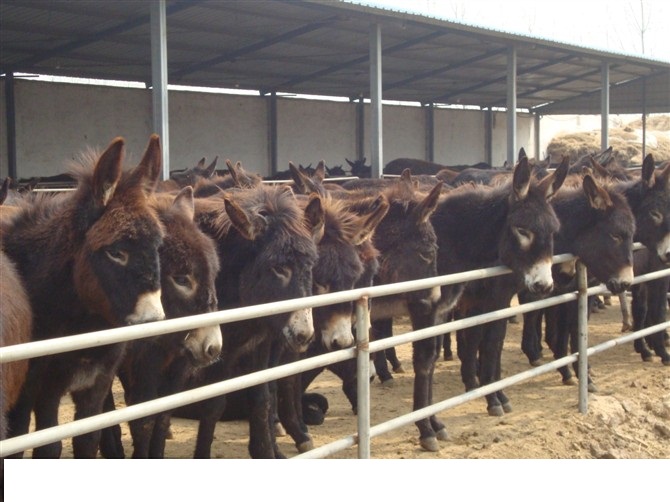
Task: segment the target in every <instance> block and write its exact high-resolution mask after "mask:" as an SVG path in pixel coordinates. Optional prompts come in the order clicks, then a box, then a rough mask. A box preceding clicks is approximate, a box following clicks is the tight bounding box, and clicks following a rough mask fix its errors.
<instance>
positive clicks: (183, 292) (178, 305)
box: [154, 187, 222, 366]
mask: <svg viewBox="0 0 670 502" xmlns="http://www.w3.org/2000/svg"><path fill="white" fill-rule="evenodd" d="M154 204H155V206H156V207H157V211H158V215H159V217H160V219H161V222H162V223H163V225H164V226H165V238H164V240H163V245H162V246H161V247H160V263H161V289H162V296H161V301H162V304H163V308H164V309H165V315H166V316H167V317H168V318H176V317H184V316H189V315H196V314H204V313H207V312H214V311H216V310H217V300H216V285H215V279H216V275H217V273H218V271H219V258H218V255H217V253H216V247H215V244H214V241H213V240H212V239H211V238H210V237H208V236H206V235H205V234H204V233H203V232H202V231H201V230H200V229H199V228H198V226H197V225H196V223H195V221H194V204H193V189H192V188H191V187H186V188H183V189H182V190H181V191H180V192H179V193H178V194H177V196H176V197H175V196H172V195H164V196H161V197H160V198H157V199H156V200H155V202H154ZM160 340H161V341H163V340H165V341H166V343H177V344H179V345H180V346H181V347H183V349H185V352H186V354H187V355H188V356H189V357H190V359H191V361H192V363H193V364H194V365H196V366H201V365H206V364H209V363H211V362H213V361H214V360H215V359H216V358H217V357H218V356H219V354H220V352H221V346H222V340H221V329H220V327H219V325H215V326H205V327H201V328H194V329H191V330H189V331H188V332H187V333H180V334H175V335H174V336H169V335H168V336H163V337H161V338H160Z"/></svg>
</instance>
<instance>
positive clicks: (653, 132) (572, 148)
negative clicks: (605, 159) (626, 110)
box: [547, 115, 670, 167]
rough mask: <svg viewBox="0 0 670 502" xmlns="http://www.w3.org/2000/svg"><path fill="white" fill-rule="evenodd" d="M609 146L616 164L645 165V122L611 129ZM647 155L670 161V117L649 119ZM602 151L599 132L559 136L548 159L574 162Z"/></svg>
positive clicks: (658, 160) (549, 147)
mask: <svg viewBox="0 0 670 502" xmlns="http://www.w3.org/2000/svg"><path fill="white" fill-rule="evenodd" d="M609 137H610V141H609V145H610V146H611V147H612V149H613V151H614V154H615V158H616V160H617V162H618V163H619V164H620V165H621V166H624V167H633V166H639V165H641V164H642V160H643V159H642V119H637V120H634V121H632V122H629V123H627V124H621V125H619V126H618V127H610V130H609ZM646 143H647V148H646V153H651V154H652V155H653V156H654V160H655V161H656V162H664V161H667V160H670V115H653V116H650V117H647V137H646ZM600 150H601V148H600V130H599V129H598V130H594V131H587V132H575V133H567V134H559V135H557V136H555V137H554V138H553V139H552V140H551V141H550V142H549V144H548V145H547V156H549V157H550V158H551V159H552V160H553V159H560V158H561V156H562V155H569V156H570V160H571V162H575V161H576V160H577V159H579V158H581V157H583V156H584V155H590V154H595V153H597V152H599V151H600Z"/></svg>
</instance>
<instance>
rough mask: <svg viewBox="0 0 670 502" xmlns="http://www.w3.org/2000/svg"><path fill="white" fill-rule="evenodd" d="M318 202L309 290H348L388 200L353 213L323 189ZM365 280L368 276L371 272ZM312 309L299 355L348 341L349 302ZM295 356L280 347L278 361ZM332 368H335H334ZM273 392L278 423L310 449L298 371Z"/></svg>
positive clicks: (358, 273)
mask: <svg viewBox="0 0 670 502" xmlns="http://www.w3.org/2000/svg"><path fill="white" fill-rule="evenodd" d="M322 202H323V209H324V233H323V237H322V238H321V239H320V240H319V243H318V246H317V249H318V260H317V263H316V265H315V266H314V269H313V270H312V277H313V281H314V294H323V293H333V292H336V291H348V290H351V289H353V288H355V287H360V286H362V285H361V284H360V281H361V279H362V278H363V277H364V276H365V274H366V270H367V268H366V265H367V258H368V256H369V255H370V254H373V255H374V254H375V251H371V250H370V249H369V246H370V245H371V242H370V241H371V239H372V236H373V234H374V232H375V228H376V227H377V225H378V224H379V222H380V221H381V219H382V218H383V217H384V216H385V215H386V213H387V211H388V208H389V204H388V202H387V201H386V198H385V197H384V196H383V195H380V196H379V197H378V198H376V199H372V200H371V201H370V202H371V204H370V207H369V208H368V211H367V212H364V213H363V214H360V215H359V214H357V213H354V212H353V211H351V210H350V209H349V208H348V207H347V204H346V202H345V201H342V200H334V199H332V198H331V197H329V196H328V195H324V196H323V198H322ZM368 281H371V277H369V278H368ZM367 285H370V282H368V284H367ZM312 314H313V316H314V329H315V339H314V341H313V342H312V343H311V344H310V346H309V348H308V350H307V352H306V353H305V354H304V355H305V356H308V357H311V356H315V355H318V354H323V353H325V352H328V351H331V350H337V349H343V348H347V347H350V346H351V345H353V343H354V335H353V332H352V315H353V314H354V306H353V302H343V303H338V304H335V305H328V306H324V307H318V308H315V309H313V310H312ZM300 356H301V354H298V353H296V352H295V351H290V350H284V351H283V354H282V358H281V359H280V363H281V364H285V363H287V362H291V361H294V360H297V359H298V358H299V357H300ZM333 369H334V371H337V369H336V368H333ZM277 392H278V398H277V411H278V417H279V420H280V421H281V424H282V425H283V426H284V427H285V429H286V431H287V432H288V433H289V434H290V435H291V437H292V439H293V440H294V442H295V444H296V447H297V449H298V451H300V452H303V451H307V450H310V449H312V448H313V444H312V440H311V437H310V436H309V433H308V430H307V427H306V425H305V423H304V422H303V414H302V394H303V383H302V375H301V374H298V375H292V376H290V377H287V378H284V379H281V380H279V381H278V382H277Z"/></svg>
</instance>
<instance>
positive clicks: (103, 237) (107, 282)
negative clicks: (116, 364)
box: [73, 135, 165, 326]
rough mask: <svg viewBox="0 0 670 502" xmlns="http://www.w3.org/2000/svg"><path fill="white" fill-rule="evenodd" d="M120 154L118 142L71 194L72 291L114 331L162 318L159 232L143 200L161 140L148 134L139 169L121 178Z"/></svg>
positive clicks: (152, 184)
mask: <svg viewBox="0 0 670 502" xmlns="http://www.w3.org/2000/svg"><path fill="white" fill-rule="evenodd" d="M123 150H124V141H123V139H121V138H117V139H115V140H114V141H113V142H112V143H111V144H110V145H109V147H108V148H107V149H106V150H105V151H104V152H103V153H102V155H100V157H99V158H98V160H97V163H96V165H95V168H94V171H93V175H92V176H89V177H83V178H82V179H81V181H80V184H79V188H78V189H77V191H76V192H75V193H74V198H75V202H76V208H75V215H74V218H75V220H76V227H77V228H76V231H75V235H74V236H73V238H74V239H81V241H82V242H81V243H79V244H80V245H79V246H78V252H77V256H76V257H75V259H74V278H75V288H76V290H77V293H78V295H79V297H80V298H82V299H84V300H85V302H86V303H87V305H88V308H89V309H90V310H92V311H94V312H96V313H97V314H99V315H101V316H102V317H103V318H104V319H105V320H106V321H107V322H109V323H110V324H112V325H113V326H118V325H123V324H135V323H140V322H146V321H155V320H159V319H163V318H164V317H165V315H164V312H163V307H162V305H161V301H160V298H161V286H160V266H159V257H158V249H159V247H160V245H161V243H162V240H163V227H162V225H161V224H160V222H159V220H158V217H157V215H156V213H155V211H154V210H153V209H152V208H151V207H150V206H149V200H148V198H149V195H150V194H151V193H152V192H153V190H154V187H155V185H156V182H157V180H158V176H159V173H160V169H161V151H160V141H159V139H158V136H156V135H153V136H152V137H151V139H150V140H149V145H148V146H147V149H146V151H145V153H144V156H143V158H142V160H141V161H140V163H139V165H138V166H137V167H135V168H134V169H132V170H130V171H128V172H125V173H124V172H122V170H121V164H122V160H123Z"/></svg>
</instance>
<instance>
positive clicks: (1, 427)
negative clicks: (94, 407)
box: [0, 249, 33, 493]
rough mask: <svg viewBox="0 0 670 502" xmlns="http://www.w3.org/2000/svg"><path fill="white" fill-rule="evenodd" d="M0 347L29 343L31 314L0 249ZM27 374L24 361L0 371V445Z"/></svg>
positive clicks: (0, 471)
mask: <svg viewBox="0 0 670 502" xmlns="http://www.w3.org/2000/svg"><path fill="white" fill-rule="evenodd" d="M0 305H2V309H0V347H6V346H8V345H16V344H19V343H26V342H29V341H30V340H31V336H32V335H31V331H32V319H33V318H32V312H31V309H30V302H29V301H28V295H27V294H26V290H25V288H24V286H23V282H22V281H21V277H19V274H18V273H17V271H16V267H14V264H13V263H12V262H11V261H10V260H9V258H8V257H7V256H6V255H5V253H4V252H3V251H2V250H1V249H0ZM27 373H28V360H26V359H23V360H21V361H14V362H11V363H4V364H2V366H1V367H0V441H2V440H4V439H6V438H7V411H8V410H9V409H10V408H11V407H12V406H13V405H14V403H16V401H17V399H18V397H19V393H20V392H21V387H22V386H23V383H24V382H25V380H26V374H27ZM4 467H5V461H4V459H1V458H0V490H3V493H4V486H5V468H4Z"/></svg>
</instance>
